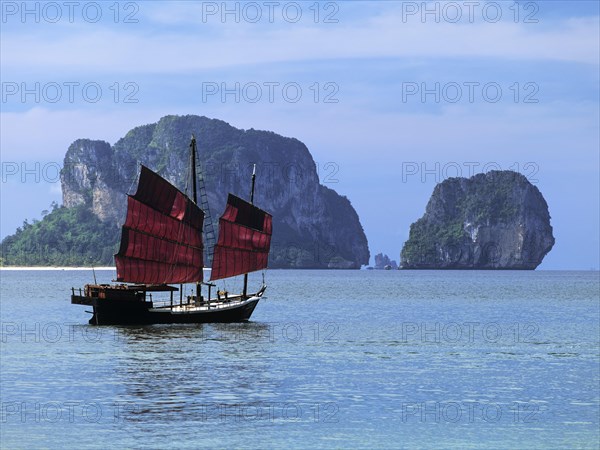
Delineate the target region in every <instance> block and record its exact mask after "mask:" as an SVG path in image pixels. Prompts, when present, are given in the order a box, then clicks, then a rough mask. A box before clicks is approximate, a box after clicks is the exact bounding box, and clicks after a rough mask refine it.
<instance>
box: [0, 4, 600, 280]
mask: <svg viewBox="0 0 600 450" xmlns="http://www.w3.org/2000/svg"><path fill="white" fill-rule="evenodd" d="M223 5H224V4H223V3H222V2H191V1H189V2H168V3H166V2H165V3H161V2H123V3H114V2H107V3H94V2H73V3H68V2H66V4H65V3H63V2H51V3H39V2H31V3H27V4H25V7H23V4H22V2H2V3H1V7H2V22H1V24H0V25H1V27H2V28H1V29H2V31H1V64H2V68H1V78H2V99H1V107H2V111H1V116H0V117H1V129H0V134H1V142H0V144H1V160H2V182H1V211H0V213H1V228H0V235H1V237H4V236H6V235H8V234H11V233H13V232H14V231H15V229H16V228H17V226H20V225H21V224H22V222H23V219H25V218H28V219H30V220H31V219H32V218H39V217H40V216H41V211H42V210H44V209H47V208H48V206H49V204H50V203H51V202H52V201H53V200H56V201H58V202H60V201H61V195H60V183H59V181H58V176H57V170H58V168H59V167H60V166H61V165H62V158H63V156H64V153H65V151H66V149H67V147H68V146H69V144H70V143H71V142H73V141H74V140H75V139H77V138H82V137H86V138H92V139H103V140H106V141H108V142H110V143H111V144H112V143H114V142H115V141H116V140H117V139H118V138H120V137H122V136H123V135H124V134H125V133H126V132H127V131H128V130H129V129H131V128H133V127H135V126H137V125H141V124H145V123H150V122H155V121H157V120H158V119H159V118H160V117H162V116H164V115H167V114H198V115H205V116H208V117H212V118H219V119H222V120H224V121H226V122H229V123H230V124H231V125H233V126H236V127H238V128H255V129H265V130H272V131H274V132H276V133H279V134H282V135H284V136H292V137H295V138H298V139H299V140H301V141H302V142H304V143H305V144H306V145H307V146H308V148H309V150H310V151H311V153H312V155H313V157H314V159H315V161H316V162H317V164H318V167H319V169H320V175H321V180H322V183H323V184H325V185H326V186H328V187H331V188H333V189H335V190H336V191H337V192H338V193H340V194H342V195H345V196H347V197H348V198H349V199H350V201H351V202H352V204H353V205H354V207H355V208H356V210H357V212H358V214H359V216H360V217H361V221H362V224H363V227H364V229H365V232H366V234H367V237H368V239H369V246H370V250H371V253H372V255H374V254H376V253H378V252H384V253H387V254H389V255H390V257H392V258H393V259H398V258H399V253H400V249H401V247H402V244H403V243H404V241H405V240H406V238H407V237H408V229H409V225H410V224H411V223H412V222H413V221H415V220H416V219H417V218H419V217H420V216H421V215H422V214H423V212H424V210H425V205H426V203H427V200H428V198H429V196H430V195H431V192H432V190H433V187H434V186H435V184H436V182H439V181H441V180H443V179H444V178H445V177H448V176H455V175H457V174H458V175H464V176H467V175H470V174H472V173H478V172H481V171H484V170H488V169H493V168H501V169H513V170H518V171H520V172H521V173H523V174H524V175H526V176H527V177H528V178H529V179H530V181H532V182H533V183H535V184H536V186H538V188H539V189H540V190H541V192H542V193H543V195H544V197H545V198H546V200H547V202H548V204H549V207H550V214H551V216H552V226H553V227H554V235H555V237H556V245H555V247H554V249H553V250H552V252H551V253H550V254H549V255H548V256H547V257H546V259H545V261H544V263H543V265H542V266H540V268H543V269H590V268H598V267H599V266H600V263H599V253H600V244H599V229H600V225H599V204H600V198H599V191H600V181H599V172H600V160H599V158H600V150H599V145H600V143H599V122H600V117H599V78H600V77H599V54H600V50H599V42H600V34H599V11H598V2H596V1H589V2H571V1H569V2H557V1H552V2H546V1H541V2H519V3H514V2H428V3H427V4H425V3H422V2H393V1H386V2H368V3H367V2H320V3H316V2H297V3H296V2H244V3H233V2H232V3H228V4H226V5H225V7H224V6H223ZM224 89H225V90H227V91H224Z"/></svg>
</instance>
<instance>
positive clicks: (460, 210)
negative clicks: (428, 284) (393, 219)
mask: <svg viewBox="0 0 600 450" xmlns="http://www.w3.org/2000/svg"><path fill="white" fill-rule="evenodd" d="M553 245H554V236H553V235H552V226H551V225H550V214H549V212H548V205H547V203H546V201H545V200H544V197H543V196H542V194H541V193H540V191H539V190H538V188H537V187H535V186H533V185H532V184H531V183H530V182H529V181H528V180H527V178H525V177H524V176H523V175H521V174H519V173H516V172H513V171H491V172H488V173H485V174H478V175H475V176H473V177H471V178H468V179H466V178H450V179H447V180H445V181H444V182H442V183H440V184H438V185H437V186H436V187H435V189H434V191H433V194H432V195H431V198H430V199H429V203H428V204H427V208H426V211H425V215H424V216H423V217H422V218H420V219H419V220H417V221H416V222H415V223H413V224H412V225H411V227H410V236H409V239H408V240H407V241H406V242H405V244H404V247H403V248H402V253H401V261H400V267H401V268H403V269H535V268H536V267H537V266H538V265H539V264H540V263H541V262H542V260H543V259H544V256H545V255H546V254H547V253H548V252H549V251H550V250H551V249H552V246H553Z"/></svg>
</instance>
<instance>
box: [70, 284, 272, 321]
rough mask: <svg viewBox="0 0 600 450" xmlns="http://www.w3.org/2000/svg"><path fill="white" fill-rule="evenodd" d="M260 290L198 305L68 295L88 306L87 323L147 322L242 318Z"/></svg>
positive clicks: (244, 319) (72, 300)
mask: <svg viewBox="0 0 600 450" xmlns="http://www.w3.org/2000/svg"><path fill="white" fill-rule="evenodd" d="M263 293H264V288H263V289H261V290H260V291H259V292H257V293H256V294H254V295H251V296H250V297H249V298H247V299H244V300H242V299H241V298H240V299H237V300H232V301H212V302H211V303H210V305H207V304H206V303H205V302H204V303H202V304H201V305H195V304H194V303H189V304H183V305H181V306H179V305H175V306H164V307H154V306H153V303H152V302H151V301H145V300H144V299H140V298H134V297H132V298H130V299H127V298H124V297H123V296H120V297H117V298H111V296H110V295H109V296H107V298H100V297H90V296H85V295H75V294H73V295H72V296H71V303H74V304H79V305H88V306H92V308H93V311H92V314H93V315H92V318H91V319H90V320H89V323H90V324H91V325H149V324H161V323H228V322H245V321H247V320H249V319H250V316H251V315H252V313H253V312H254V308H256V305H257V304H258V302H259V300H260V299H261V297H262V295H263Z"/></svg>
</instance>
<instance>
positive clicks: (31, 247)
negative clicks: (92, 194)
mask: <svg viewBox="0 0 600 450" xmlns="http://www.w3.org/2000/svg"><path fill="white" fill-rule="evenodd" d="M119 236H120V232H119V229H118V228H117V227H116V226H114V225H110V224H107V223H104V222H102V221H101V220H100V219H98V218H97V217H96V216H95V215H94V214H93V213H92V211H90V209H89V208H86V207H85V206H83V205H82V206H77V207H74V208H65V207H55V208H54V210H53V211H52V212H50V213H49V214H47V215H46V216H45V217H44V218H43V219H42V220H40V221H34V223H31V224H30V223H28V222H27V221H25V222H24V223H23V226H22V227H20V228H18V229H17V232H16V233H15V234H13V235H12V236H8V237H6V238H5V239H4V240H3V241H2V249H1V255H2V256H1V258H2V264H3V265H5V266H37V265H40V266H47V265H51V266H78V265H86V266H89V265H112V264H113V254H114V253H116V250H117V249H118V248H117V246H118V241H119Z"/></svg>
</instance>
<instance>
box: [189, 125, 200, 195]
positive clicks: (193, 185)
mask: <svg viewBox="0 0 600 450" xmlns="http://www.w3.org/2000/svg"><path fill="white" fill-rule="evenodd" d="M190 151H191V153H192V167H191V169H192V172H191V173H192V200H194V203H195V204H196V205H197V204H198V194H197V193H196V136H194V135H193V134H192V141H191V142H190Z"/></svg>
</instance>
